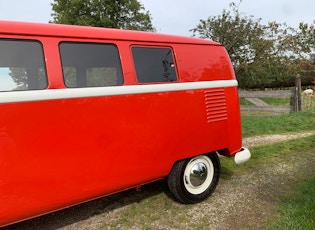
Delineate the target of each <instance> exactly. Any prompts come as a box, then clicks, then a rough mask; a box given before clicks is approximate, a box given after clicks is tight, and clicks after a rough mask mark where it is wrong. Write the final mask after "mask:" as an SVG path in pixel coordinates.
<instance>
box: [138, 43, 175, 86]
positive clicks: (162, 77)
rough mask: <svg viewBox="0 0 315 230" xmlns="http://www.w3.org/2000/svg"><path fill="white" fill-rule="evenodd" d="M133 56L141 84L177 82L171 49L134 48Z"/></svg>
mask: <svg viewBox="0 0 315 230" xmlns="http://www.w3.org/2000/svg"><path fill="white" fill-rule="evenodd" d="M132 54H133V58H134V64H135V68H136V73H137V79H138V81H139V82H141V83H144V82H172V81H177V75H176V69H175V64H174V60H173V54H172V50H171V49H170V48H151V47H133V48H132Z"/></svg>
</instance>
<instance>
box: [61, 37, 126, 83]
mask: <svg viewBox="0 0 315 230" xmlns="http://www.w3.org/2000/svg"><path fill="white" fill-rule="evenodd" d="M59 49H60V55H61V62H62V67H63V77H64V82H65V85H66V86H67V87H68V88H81V87H101V86H117V85H122V84H123V75H122V70H121V64H120V58H119V54H118V49H117V47H116V46H115V45H113V44H100V43H74V42H62V43H60V45H59Z"/></svg>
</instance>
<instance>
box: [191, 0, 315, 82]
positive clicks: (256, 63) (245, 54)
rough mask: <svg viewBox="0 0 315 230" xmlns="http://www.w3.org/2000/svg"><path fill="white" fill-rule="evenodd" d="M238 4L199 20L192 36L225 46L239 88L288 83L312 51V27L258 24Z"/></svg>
mask: <svg viewBox="0 0 315 230" xmlns="http://www.w3.org/2000/svg"><path fill="white" fill-rule="evenodd" d="M241 2H242V1H240V3H239V4H241ZM239 4H238V5H237V4H235V3H231V4H230V7H231V8H232V12H231V11H228V10H223V12H222V14H221V15H219V16H213V17H209V18H208V19H207V20H200V23H199V24H198V25H197V27H196V28H194V29H192V30H191V31H192V32H193V36H199V37H201V38H205V39H212V40H215V41H218V42H220V43H222V44H224V45H225V47H226V49H227V51H228V53H229V55H230V58H231V61H232V64H233V66H234V70H235V73H236V76H237V79H238V81H239V85H240V87H242V88H251V87H260V88H264V87H268V86H272V87H275V86H283V85H285V84H289V83H290V79H292V77H294V76H295V75H296V73H298V72H299V71H300V64H301V63H302V62H305V59H307V57H308V56H309V55H310V53H311V51H312V48H310V44H311V42H313V43H312V44H314V26H308V25H305V24H300V28H299V29H298V30H296V29H293V28H291V27H289V26H287V25H286V24H279V23H276V22H269V23H268V24H267V25H262V24H261V19H255V18H254V17H253V16H246V15H245V14H242V13H241V12H239ZM313 47H314V45H313Z"/></svg>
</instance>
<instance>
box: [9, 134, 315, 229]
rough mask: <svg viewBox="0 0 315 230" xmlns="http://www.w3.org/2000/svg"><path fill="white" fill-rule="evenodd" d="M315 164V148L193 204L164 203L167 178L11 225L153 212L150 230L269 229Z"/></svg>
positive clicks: (232, 180) (249, 142)
mask: <svg viewBox="0 0 315 230" xmlns="http://www.w3.org/2000/svg"><path fill="white" fill-rule="evenodd" d="M314 134H315V132H308V133H298V134H294V135H275V136H265V137H255V138H247V139H244V145H245V146H248V147H252V146H257V145H264V144H270V143H274V142H277V141H283V140H289V139H293V138H298V137H304V136H310V135H314ZM314 165H315V151H311V152H304V153H303V154H294V155H290V156H289V157H285V158H281V159H277V160H276V161H273V162H272V163H270V162H269V163H268V164H267V163H266V164H263V165H261V166H259V167H258V168H251V169H249V170H246V172H244V173H242V174H240V175H233V174H232V175H229V176H225V177H226V178H224V177H223V178H222V179H221V181H220V183H219V185H218V187H217V190H216V191H215V193H214V194H213V195H212V197H210V199H209V200H207V201H206V202H202V203H200V204H196V205H192V206H184V205H180V204H177V203H175V202H173V201H170V202H169V204H168V205H170V208H169V209H168V208H165V206H163V204H160V202H163V200H165V196H167V195H168V194H167V192H165V190H166V188H165V186H164V183H163V182H158V183H153V184H151V185H149V186H147V187H146V188H145V190H144V191H143V192H140V193H136V192H134V191H127V192H124V193H119V194H116V195H113V196H110V197H106V198H103V199H99V200H96V201H92V202H89V203H85V204H82V205H79V206H76V207H73V208H70V209H67V210H63V211H60V212H56V213H52V214H49V215H46V216H43V217H40V218H36V219H33V220H30V221H26V222H23V223H20V224H17V225H14V226H11V227H8V228H6V229H23V230H24V229H63V230H69V229H76V230H77V229H100V227H102V229H143V226H142V225H141V223H143V222H141V219H142V218H147V216H150V219H152V218H151V217H152V216H154V215H157V216H158V217H156V218H153V221H152V222H151V223H147V224H146V225H147V226H146V227H148V228H149V229H195V227H196V228H198V229H220V230H222V229H266V226H267V225H268V223H269V222H270V221H271V220H272V219H273V218H274V216H273V208H274V205H275V204H276V203H277V202H279V201H280V200H279V199H280V195H281V194H284V193H286V192H287V191H288V190H290V188H292V186H294V185H295V184H297V183H298V182H299V181H301V180H303V179H304V178H307V177H308V176H310V175H314V173H315V167H314ZM148 199H150V202H151V201H152V200H153V202H156V203H155V204H153V205H155V206H156V208H153V209H149V211H150V212H152V213H145V211H143V213H138V214H135V216H133V217H132V218H135V219H139V220H135V221H134V224H133V225H131V226H130V225H126V224H125V223H124V222H123V221H120V220H123V219H124V218H125V219H126V218H127V219H128V218H131V217H130V216H128V217H123V215H125V213H129V212H128V210H129V209H134V208H136V209H137V208H138V209H141V208H142V205H144V203H145V202H147V201H148ZM166 200H167V199H166ZM143 207H144V208H147V206H143ZM163 209H164V210H163ZM127 219H126V220H127ZM166 219H167V220H169V219H171V221H165V220H166ZM118 223H119V224H118ZM170 223H171V224H170ZM197 223H198V224H197ZM199 223H203V224H202V225H199Z"/></svg>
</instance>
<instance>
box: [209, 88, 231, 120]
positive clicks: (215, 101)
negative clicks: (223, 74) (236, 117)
mask: <svg viewBox="0 0 315 230" xmlns="http://www.w3.org/2000/svg"><path fill="white" fill-rule="evenodd" d="M204 94H205V104H206V114H207V122H208V123H211V122H216V121H222V120H226V119H227V106H226V98H225V91H224V89H211V90H206V91H204Z"/></svg>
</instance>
